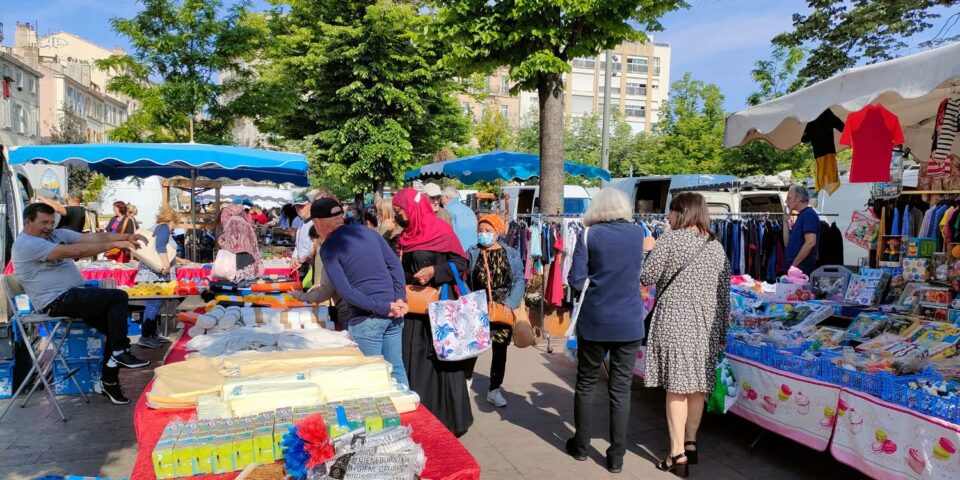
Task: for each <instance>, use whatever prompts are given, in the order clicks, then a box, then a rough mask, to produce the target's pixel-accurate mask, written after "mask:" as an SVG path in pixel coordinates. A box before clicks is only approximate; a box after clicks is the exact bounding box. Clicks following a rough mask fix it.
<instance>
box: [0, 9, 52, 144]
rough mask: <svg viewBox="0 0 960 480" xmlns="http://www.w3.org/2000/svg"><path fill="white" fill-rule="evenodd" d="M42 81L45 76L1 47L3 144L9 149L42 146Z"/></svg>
mask: <svg viewBox="0 0 960 480" xmlns="http://www.w3.org/2000/svg"><path fill="white" fill-rule="evenodd" d="M2 41H3V25H2V24H0V42H2ZM42 78H43V73H41V72H40V71H39V70H37V69H36V68H34V67H32V66H30V65H28V64H27V63H26V62H24V61H22V60H20V59H19V58H17V56H16V55H14V54H13V51H12V50H11V49H8V48H4V47H0V83H2V85H0V144H3V145H4V146H6V147H8V148H9V147H14V146H18V145H31V144H35V143H39V142H40V80H41V79H42Z"/></svg>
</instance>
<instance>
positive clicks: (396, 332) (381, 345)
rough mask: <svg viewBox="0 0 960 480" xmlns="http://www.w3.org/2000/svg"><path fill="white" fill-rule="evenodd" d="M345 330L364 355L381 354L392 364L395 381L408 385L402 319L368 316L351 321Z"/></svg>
mask: <svg viewBox="0 0 960 480" xmlns="http://www.w3.org/2000/svg"><path fill="white" fill-rule="evenodd" d="M347 331H348V332H350V336H351V337H353V341H355V342H357V345H358V346H359V347H360V351H361V352H363V354H364V355H383V358H384V359H385V360H386V361H388V362H390V365H392V366H393V378H395V379H396V380H397V383H400V384H401V385H410V381H409V380H407V370H406V369H404V368H403V342H402V338H403V320H393V319H388V318H377V317H369V318H366V319H363V320H358V321H355V322H351V323H350V326H348V327H347Z"/></svg>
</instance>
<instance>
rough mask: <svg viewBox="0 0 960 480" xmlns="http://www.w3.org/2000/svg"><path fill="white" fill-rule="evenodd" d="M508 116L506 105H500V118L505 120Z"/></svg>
mask: <svg viewBox="0 0 960 480" xmlns="http://www.w3.org/2000/svg"><path fill="white" fill-rule="evenodd" d="M509 115H510V107H509V106H508V105H500V116H502V117H503V118H507V116H509Z"/></svg>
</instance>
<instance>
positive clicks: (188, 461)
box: [173, 423, 197, 477]
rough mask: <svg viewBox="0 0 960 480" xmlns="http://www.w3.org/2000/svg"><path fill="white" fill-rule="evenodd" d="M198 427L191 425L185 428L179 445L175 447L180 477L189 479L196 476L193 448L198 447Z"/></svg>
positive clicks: (178, 442) (174, 455)
mask: <svg viewBox="0 0 960 480" xmlns="http://www.w3.org/2000/svg"><path fill="white" fill-rule="evenodd" d="M196 433H197V425H196V424H195V423H194V424H189V425H186V426H184V427H183V429H182V430H181V432H180V436H179V437H177V443H176V445H174V447H173V457H174V460H175V461H176V470H177V476H178V477H189V476H192V475H195V474H196V470H195V469H194V466H193V448H194V446H195V445H196V443H197V442H196Z"/></svg>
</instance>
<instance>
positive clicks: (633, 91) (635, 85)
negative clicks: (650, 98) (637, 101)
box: [627, 82, 647, 96]
mask: <svg viewBox="0 0 960 480" xmlns="http://www.w3.org/2000/svg"><path fill="white" fill-rule="evenodd" d="M646 94H647V86H646V85H645V84H643V83H640V82H627V95H640V96H644V95H646Z"/></svg>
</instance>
